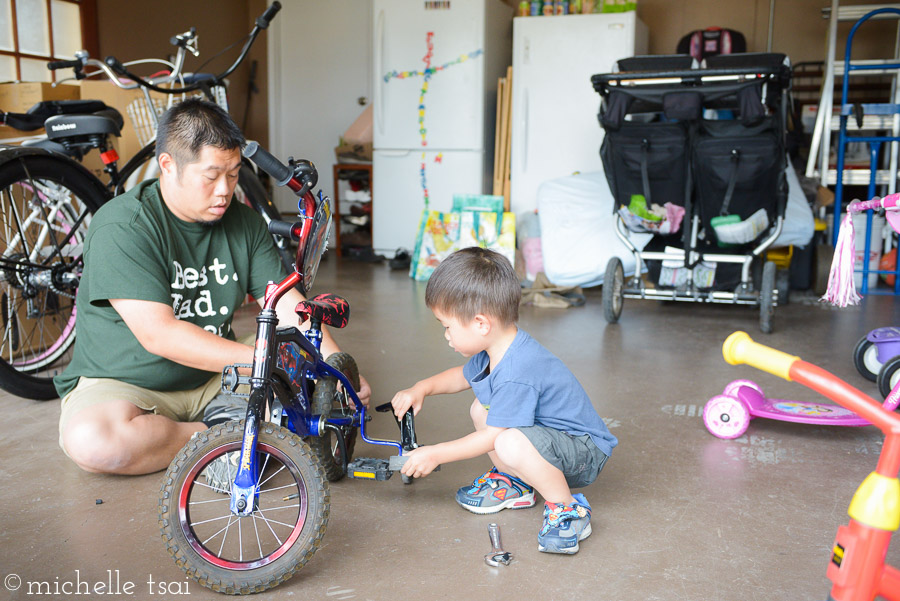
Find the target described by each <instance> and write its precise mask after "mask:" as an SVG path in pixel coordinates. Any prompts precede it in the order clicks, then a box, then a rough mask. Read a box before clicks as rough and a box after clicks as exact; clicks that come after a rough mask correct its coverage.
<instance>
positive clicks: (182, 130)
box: [156, 98, 246, 172]
mask: <svg viewBox="0 0 900 601" xmlns="http://www.w3.org/2000/svg"><path fill="white" fill-rule="evenodd" d="M245 143H246V140H245V139H244V134H243V133H241V128H239V127H238V126H237V124H236V123H235V122H234V120H233V119H232V118H231V115H229V114H228V113H227V112H226V111H225V110H224V109H223V108H222V107H220V106H219V105H217V104H213V103H212V102H209V101H207V100H202V99H200V98H189V99H188V100H185V101H184V102H179V103H178V104H176V105H175V106H173V107H172V108H170V109H169V110H167V111H166V112H165V113H163V115H162V117H160V118H159V126H158V127H157V130H156V158H157V159H159V157H160V155H161V154H162V153H164V152H167V153H169V154H170V155H171V156H172V158H173V159H175V165H176V167H177V168H178V170H179V172H180V171H181V169H182V168H183V167H184V166H185V165H188V164H190V163H193V162H195V161H196V160H197V157H199V156H200V151H201V149H202V148H203V147H204V146H213V147H214V148H220V149H222V150H232V149H235V148H242V147H243V146H244V144H245Z"/></svg>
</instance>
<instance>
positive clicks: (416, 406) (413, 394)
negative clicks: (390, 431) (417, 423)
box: [391, 386, 425, 420]
mask: <svg viewBox="0 0 900 601" xmlns="http://www.w3.org/2000/svg"><path fill="white" fill-rule="evenodd" d="M424 402H425V395H423V394H422V393H420V392H418V391H417V390H416V387H415V386H413V387H412V388H407V389H406V390H401V391H400V392H398V393H397V394H395V395H394V398H393V399H391V407H392V408H393V409H394V416H396V418H397V419H398V420H399V419H402V418H403V415H404V414H405V413H406V412H407V410H409V408H410V407H412V410H413V415H418V414H419V410H420V409H421V408H422V403H424Z"/></svg>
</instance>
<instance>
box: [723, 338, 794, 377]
mask: <svg viewBox="0 0 900 601" xmlns="http://www.w3.org/2000/svg"><path fill="white" fill-rule="evenodd" d="M722 356H723V357H725V362H726V363H728V364H729V365H740V364H741V363H746V364H747V365H749V366H751V367H755V368H756V369H759V370H761V371H765V372H768V373H770V374H773V375H776V376H778V377H779V378H784V379H785V380H787V381H788V382H790V381H791V377H790V371H791V365H793V364H794V362H795V361H799V360H800V357H797V356H794V355H788V354H787V353H783V352H781V351H778V350H775V349H773V348H771V347H768V346H766V345H764V344H760V343H758V342H753V340H752V339H751V338H750V335H749V334H747V332H734V333H733V334H732V335H731V336H729V337H728V338H726V339H725V342H724V344H722Z"/></svg>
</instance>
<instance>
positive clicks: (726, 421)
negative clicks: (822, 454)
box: [703, 380, 900, 438]
mask: <svg viewBox="0 0 900 601" xmlns="http://www.w3.org/2000/svg"><path fill="white" fill-rule="evenodd" d="M898 401H900V395H890V396H889V397H888V398H887V399H886V400H885V401H884V404H883V405H882V407H884V408H885V409H887V410H888V411H893V410H894V409H896V408H897V404H898ZM754 417H765V418H769V419H777V420H780V421H783V422H795V423H799V424H816V425H819V426H870V425H872V424H871V422H869V421H868V420H866V419H864V418H862V417H860V416H858V415H857V414H856V413H854V412H852V411H850V410H849V409H845V408H844V407H841V406H840V405H831V404H826V403H809V402H800V401H786V400H780V399H769V398H766V395H765V394H763V391H762V389H761V388H760V387H759V385H757V384H756V383H755V382H753V381H752V380H734V381H733V382H731V383H730V384H728V386H726V387H725V390H724V391H723V392H722V394H719V395H716V396H714V397H713V398H711V399H709V401H707V403H706V406H705V407H704V408H703V423H704V424H705V425H706V429H707V430H709V431H710V432H711V433H712V434H713V435H715V436H718V437H719V438H737V437H739V436H741V435H742V434H743V433H744V432H746V431H747V426H749V425H750V420H751V419H753V418H754Z"/></svg>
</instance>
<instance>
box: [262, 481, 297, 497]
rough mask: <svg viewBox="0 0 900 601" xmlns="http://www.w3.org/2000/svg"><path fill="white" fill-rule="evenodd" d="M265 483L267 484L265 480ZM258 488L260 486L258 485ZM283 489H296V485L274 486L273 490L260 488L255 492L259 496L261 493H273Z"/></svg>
mask: <svg viewBox="0 0 900 601" xmlns="http://www.w3.org/2000/svg"><path fill="white" fill-rule="evenodd" d="M267 482H268V480H267ZM260 486H262V485H260ZM285 488H297V485H296V484H285V485H284V486H276V487H275V488H266V489H262V488H260V489H258V491H257V492H259V494H263V493H267V492H274V491H276V490H284V489H285Z"/></svg>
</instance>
